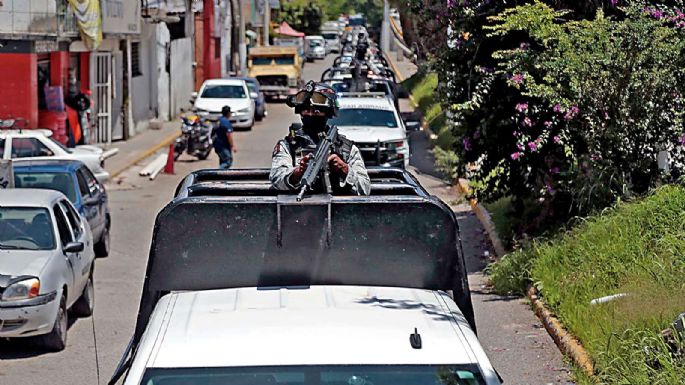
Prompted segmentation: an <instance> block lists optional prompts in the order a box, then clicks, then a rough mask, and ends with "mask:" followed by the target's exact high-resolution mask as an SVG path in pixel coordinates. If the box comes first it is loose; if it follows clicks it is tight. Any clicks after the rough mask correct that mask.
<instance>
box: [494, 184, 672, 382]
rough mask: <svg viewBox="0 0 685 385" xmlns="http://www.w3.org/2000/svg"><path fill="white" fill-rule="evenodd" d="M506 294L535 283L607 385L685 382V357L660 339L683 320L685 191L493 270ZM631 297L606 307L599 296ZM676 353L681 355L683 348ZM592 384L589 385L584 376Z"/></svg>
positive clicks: (615, 212)
mask: <svg viewBox="0 0 685 385" xmlns="http://www.w3.org/2000/svg"><path fill="white" fill-rule="evenodd" d="M491 272H492V280H493V283H494V284H495V287H496V288H497V289H498V290H500V291H503V292H512V291H513V292H521V291H522V290H524V288H525V286H526V285H527V284H529V283H531V282H532V283H534V284H535V285H536V286H537V288H538V290H540V292H541V294H542V297H543V298H544V300H545V301H546V303H547V304H548V306H550V307H551V308H552V309H553V311H554V312H555V313H556V314H557V316H558V317H559V318H560V319H561V321H562V322H563V323H564V325H565V327H566V328H568V329H569V330H570V331H571V332H572V333H573V334H574V335H576V336H577V337H578V338H579V339H580V341H581V342H582V344H583V345H584V346H585V348H586V349H587V350H588V352H589V353H590V355H591V357H592V358H593V360H594V361H595V365H596V369H597V372H598V377H599V379H600V381H601V382H602V383H608V384H669V385H670V384H682V383H684V382H685V358H683V355H682V354H683V353H682V351H681V355H680V357H679V358H677V355H674V354H673V353H672V352H671V350H672V348H671V349H670V350H669V347H668V345H667V344H666V343H665V342H664V340H663V338H662V337H661V335H660V331H662V330H663V329H666V328H668V327H669V326H670V325H671V323H672V322H673V320H674V319H675V318H676V316H677V315H678V314H680V313H682V312H685V189H684V188H683V187H680V186H666V187H662V188H660V189H658V190H656V191H655V192H654V194H652V195H651V196H649V197H646V198H644V199H643V200H640V201H636V202H633V203H621V204H619V205H618V206H617V207H616V208H614V209H611V210H608V211H607V212H605V213H604V214H602V215H598V216H595V217H592V218H590V219H588V220H586V221H585V222H583V223H582V224H580V225H578V226H577V227H575V228H574V229H572V230H571V231H569V232H567V233H565V234H562V235H560V236H558V237H556V238H554V239H551V240H548V241H538V242H533V243H532V244H531V245H529V246H528V247H526V248H524V249H523V250H519V251H516V252H514V253H512V254H510V255H509V256H507V257H505V258H503V259H502V260H501V261H500V262H499V263H497V264H496V265H494V266H492V268H491ZM618 293H628V296H627V297H624V298H621V299H618V300H615V301H611V302H608V303H604V304H599V305H590V301H591V300H592V299H594V298H599V297H603V296H608V295H612V294H618ZM676 345H679V347H680V348H681V349H682V348H684V347H685V346H683V344H682V341H681V342H678V343H677V344H676ZM579 381H580V382H581V383H584V382H586V381H587V379H583V378H580V379H579Z"/></svg>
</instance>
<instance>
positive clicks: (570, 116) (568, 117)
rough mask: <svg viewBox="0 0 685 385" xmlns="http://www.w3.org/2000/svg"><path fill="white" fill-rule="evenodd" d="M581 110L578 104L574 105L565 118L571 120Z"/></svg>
mask: <svg viewBox="0 0 685 385" xmlns="http://www.w3.org/2000/svg"><path fill="white" fill-rule="evenodd" d="M579 112H580V109H579V108H578V107H576V106H573V107H571V108H570V109H569V110H568V112H567V113H566V115H564V119H566V120H571V119H573V118H575V117H576V116H577V115H578V113H579Z"/></svg>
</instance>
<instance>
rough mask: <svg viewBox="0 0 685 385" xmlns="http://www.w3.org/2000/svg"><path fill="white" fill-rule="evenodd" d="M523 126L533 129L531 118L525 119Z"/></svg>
mask: <svg viewBox="0 0 685 385" xmlns="http://www.w3.org/2000/svg"><path fill="white" fill-rule="evenodd" d="M523 126H524V127H532V126H533V121H532V120H530V118H529V117H527V116H526V117H525V119H523Z"/></svg>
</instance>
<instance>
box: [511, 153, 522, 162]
mask: <svg viewBox="0 0 685 385" xmlns="http://www.w3.org/2000/svg"><path fill="white" fill-rule="evenodd" d="M520 157H521V153H520V152H515V153H513V154H511V159H513V160H516V159H518V158H520Z"/></svg>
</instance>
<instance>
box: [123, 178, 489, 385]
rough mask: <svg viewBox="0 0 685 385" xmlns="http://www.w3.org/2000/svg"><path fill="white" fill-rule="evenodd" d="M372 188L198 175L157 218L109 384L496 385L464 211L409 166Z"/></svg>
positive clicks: (182, 186) (179, 189) (373, 183)
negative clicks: (322, 188) (471, 281)
mask: <svg viewBox="0 0 685 385" xmlns="http://www.w3.org/2000/svg"><path fill="white" fill-rule="evenodd" d="M368 172H369V177H370V179H371V195H369V196H338V195H330V194H312V195H308V196H306V197H305V199H304V200H303V201H298V200H296V199H295V198H296V197H295V193H291V192H283V191H277V190H275V189H274V188H273V187H272V186H271V184H270V182H269V179H268V176H269V170H268V169H242V170H200V171H196V172H193V173H191V174H190V175H188V176H187V177H186V178H185V179H184V180H183V181H182V182H181V183H180V184H179V186H178V187H177V189H176V193H175V197H174V199H173V200H172V201H171V202H170V203H169V204H168V205H167V206H166V207H165V208H164V209H163V210H162V211H161V212H160V213H159V215H158V216H157V219H156V221H155V227H154V234H153V238H152V239H153V240H152V245H151V248H150V255H149V258H148V265H147V271H146V275H145V277H146V278H145V283H144V286H143V293H142V296H141V302H140V308H139V312H138V319H137V322H136V328H135V332H134V335H133V338H132V340H131V343H130V344H129V347H128V348H127V350H126V352H125V354H124V356H123V358H122V360H121V362H120V364H119V365H118V368H117V370H116V372H115V375H114V376H113V377H112V380H111V381H110V384H119V383H120V382H119V380H123V381H124V382H123V383H124V384H125V385H171V384H190V385H193V384H203V385H207V384H221V385H232V384H235V385H251V384H255V385H257V384H265V383H268V384H272V385H281V384H282V385H310V384H316V385H328V384H330V385H384V384H387V385H395V384H397V383H404V382H406V381H407V380H408V379H410V380H411V383H412V384H416V385H423V384H425V385H435V384H437V385H443V384H444V385H453V384H468V385H498V384H500V381H499V379H498V376H497V373H496V372H495V370H494V369H493V367H492V365H491V364H490V362H489V360H488V358H487V357H486V355H485V353H484V351H483V349H482V347H481V346H480V344H479V343H478V339H477V338H476V331H475V320H474V314H473V306H472V304H471V297H470V292H469V286H468V281H467V274H466V267H465V263H464V257H463V252H462V249H461V243H460V237H459V226H458V223H457V220H456V217H455V216H454V213H453V212H452V211H451V210H450V208H449V207H448V206H447V205H446V204H445V203H444V202H442V201H440V200H439V199H438V198H437V197H434V196H431V195H429V194H428V193H427V191H426V190H425V189H424V188H423V187H422V186H421V185H420V184H419V183H418V181H417V180H416V179H415V178H414V177H413V176H412V175H411V174H409V173H407V172H404V171H402V170H399V169H369V170H368Z"/></svg>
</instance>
